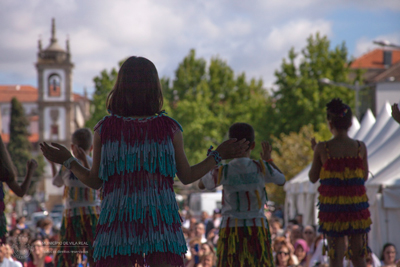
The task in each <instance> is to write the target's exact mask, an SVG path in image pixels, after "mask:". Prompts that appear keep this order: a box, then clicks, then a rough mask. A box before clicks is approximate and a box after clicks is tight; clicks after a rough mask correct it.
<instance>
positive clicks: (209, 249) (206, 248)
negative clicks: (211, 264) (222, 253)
mask: <svg viewBox="0 0 400 267" xmlns="http://www.w3.org/2000/svg"><path fill="white" fill-rule="evenodd" d="M200 250H201V252H202V254H203V255H207V254H210V253H213V254H215V250H214V245H213V244H210V243H209V242H207V243H203V244H201V246H200Z"/></svg>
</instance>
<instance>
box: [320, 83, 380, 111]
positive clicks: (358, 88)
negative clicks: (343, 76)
mask: <svg viewBox="0 0 400 267" xmlns="http://www.w3.org/2000/svg"><path fill="white" fill-rule="evenodd" d="M319 82H320V83H322V84H327V85H336V86H343V87H346V88H349V89H351V90H354V91H356V105H355V111H356V117H357V119H360V111H359V107H358V106H359V105H358V93H359V91H360V90H361V89H364V88H367V87H370V86H373V85H375V84H365V85H361V86H360V84H359V82H358V81H356V82H355V83H354V85H352V84H348V83H338V82H333V81H331V80H329V79H328V78H322V79H320V80H319Z"/></svg>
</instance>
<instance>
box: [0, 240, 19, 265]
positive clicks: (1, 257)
mask: <svg viewBox="0 0 400 267" xmlns="http://www.w3.org/2000/svg"><path fill="white" fill-rule="evenodd" d="M7 255H8V253H7V247H6V245H2V246H0V267H19V266H20V265H17V263H16V262H14V261H12V260H10V259H8V258H7Z"/></svg>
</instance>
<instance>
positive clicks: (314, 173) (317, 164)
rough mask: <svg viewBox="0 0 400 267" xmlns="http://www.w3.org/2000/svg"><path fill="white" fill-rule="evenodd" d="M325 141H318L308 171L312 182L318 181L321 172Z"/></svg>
mask: <svg viewBox="0 0 400 267" xmlns="http://www.w3.org/2000/svg"><path fill="white" fill-rule="evenodd" d="M323 148H324V147H323V143H318V144H316V145H315V148H314V157H313V162H312V165H311V169H310V171H309V173H308V177H309V178H310V182H312V183H316V182H317V181H318V180H319V174H320V172H321V168H322V161H321V149H323Z"/></svg>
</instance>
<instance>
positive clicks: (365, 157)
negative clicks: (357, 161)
mask: <svg viewBox="0 0 400 267" xmlns="http://www.w3.org/2000/svg"><path fill="white" fill-rule="evenodd" d="M361 146H362V149H363V150H364V151H365V153H364V156H363V163H364V180H365V181H366V180H368V176H369V169H368V151H367V147H366V146H365V144H364V142H361Z"/></svg>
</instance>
